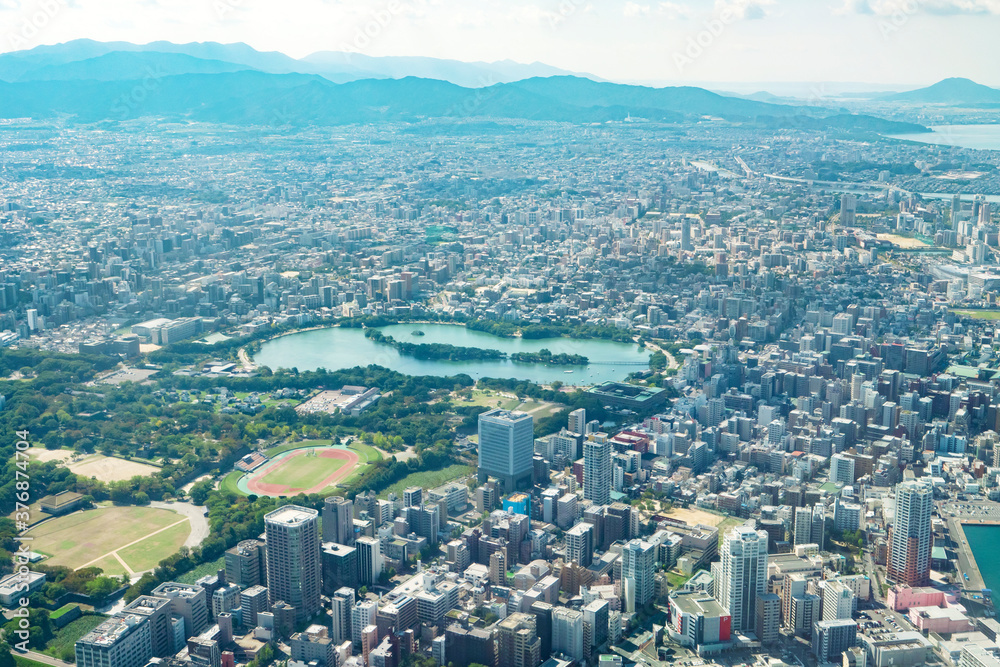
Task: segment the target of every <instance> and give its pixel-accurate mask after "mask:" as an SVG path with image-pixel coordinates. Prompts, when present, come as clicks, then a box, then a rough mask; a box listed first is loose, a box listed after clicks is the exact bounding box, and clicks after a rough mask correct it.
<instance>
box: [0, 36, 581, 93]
mask: <svg viewBox="0 0 1000 667" xmlns="http://www.w3.org/2000/svg"><path fill="white" fill-rule="evenodd" d="M149 68H153V70H152V71H154V72H156V73H158V74H159V75H161V76H162V75H170V74H205V73H217V72H235V71H241V70H254V71H258V72H267V73H270V74H290V73H296V74H317V75H319V76H321V77H323V78H325V79H328V80H330V81H333V82H334V83H346V82H349V81H357V80H360V79H399V78H403V77H407V76H416V77H420V78H425V79H440V80H442V81H449V82H451V83H454V84H457V85H460V86H463V87H465V88H479V87H485V86H491V85H493V84H497V83H509V82H511V81H519V80H521V79H528V78H531V77H545V76H558V75H568V74H572V75H576V76H581V77H584V78H593V79H596V78H597V77H594V76H592V75H589V74H581V73H577V72H570V71H567V70H562V69H559V68H558V67H551V66H549V65H545V64H543V63H531V64H522V63H516V62H513V61H511V60H502V61H498V62H492V63H486V62H462V61H459V60H445V59H441V58H424V57H402V56H386V57H373V56H366V55H362V54H360V53H351V52H342V51H320V52H317V53H313V54H312V55H309V56H306V57H305V58H302V59H301V60H296V59H295V58H291V57H289V56H286V55H285V54H283V53H278V52H276V51H269V52H268V51H257V50H256V49H254V48H253V47H251V46H248V45H247V44H242V43H237V44H219V43H217V42H195V43H190V44H174V43H172V42H162V41H161V42H150V43H149V44H132V43H130V42H96V41H94V40H89V39H78V40H73V41H71V42H66V43H64V44H55V45H52V46H38V47H35V48H33V49H30V50H26V51H15V52H13V53H5V54H0V80H4V81H8V82H12V83H13V82H24V81H73V80H78V79H95V80H98V81H117V80H128V79H133V78H137V77H136V76H135V75H136V73H141V74H143V75H144V74H145V73H146V72H147V71H148V70H149Z"/></svg>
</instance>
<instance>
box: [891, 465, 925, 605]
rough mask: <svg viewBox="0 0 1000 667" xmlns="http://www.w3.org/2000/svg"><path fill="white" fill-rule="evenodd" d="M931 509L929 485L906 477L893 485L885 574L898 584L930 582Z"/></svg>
mask: <svg viewBox="0 0 1000 667" xmlns="http://www.w3.org/2000/svg"><path fill="white" fill-rule="evenodd" d="M933 510H934V494H933V492H932V491H931V487H930V485H929V484H926V483H924V482H919V481H917V480H908V481H906V482H900V483H899V484H897V485H896V509H895V514H894V515H893V519H892V527H891V528H890V529H889V553H888V557H887V561H886V575H887V576H888V578H889V579H891V580H893V581H895V582H896V583H898V584H908V585H910V586H926V585H927V584H928V583H929V581H930V572H931V548H932V547H933V545H934V540H933V536H932V535H931V512H933Z"/></svg>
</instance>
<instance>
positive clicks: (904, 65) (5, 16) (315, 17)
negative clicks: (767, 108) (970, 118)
mask: <svg viewBox="0 0 1000 667" xmlns="http://www.w3.org/2000/svg"><path fill="white" fill-rule="evenodd" d="M998 29H1000V0H663V1H658V0H626V1H624V2H623V1H620V0H280V1H276V0H0V51H13V50H18V47H20V48H30V47H31V46H35V45H38V44H54V43H58V42H64V41H67V40H70V39H76V38H81V37H88V38H91V39H97V40H102V41H106V40H125V41H131V42H138V43H145V42H149V41H153V40H158V39H165V40H170V41H173V42H189V41H218V42H246V43H248V44H250V45H251V46H253V47H255V48H257V49H260V50H274V51H282V52H284V53H287V54H289V55H291V56H293V57H302V56H305V55H307V54H309V53H312V52H314V51H321V50H355V51H360V52H362V53H366V54H368V55H376V56H378V55H421V56H433V57H439V58H455V59H459V60H486V61H492V60H501V59H505V58H509V59H512V60H516V61H519V62H533V61H541V62H545V63H548V64H550V65H555V66H558V67H562V68H565V69H570V70H575V71H586V72H590V73H593V74H596V75H598V76H601V77H604V78H607V79H611V80H616V81H633V82H651V83H652V82H655V83H677V82H710V81H717V82H740V81H755V82H780V81H845V82H847V81H849V82H870V83H885V84H912V85H924V84H930V83H933V82H935V81H937V80H940V79H942V78H945V77H948V76H966V77H969V78H972V79H975V80H977V81H980V82H981V83H986V84H989V85H994V86H1000V67H998V66H997V63H998V62H1000V40H997V39H996V37H995V35H996V34H997V32H998Z"/></svg>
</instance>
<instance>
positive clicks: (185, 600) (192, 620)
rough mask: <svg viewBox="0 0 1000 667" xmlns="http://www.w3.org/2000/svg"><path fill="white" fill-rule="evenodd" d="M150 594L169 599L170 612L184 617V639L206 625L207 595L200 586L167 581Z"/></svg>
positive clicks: (195, 633)
mask: <svg viewBox="0 0 1000 667" xmlns="http://www.w3.org/2000/svg"><path fill="white" fill-rule="evenodd" d="M150 595H152V596H154V597H158V598H166V599H168V600H170V614H171V615H172V616H177V617H179V618H182V619H184V639H187V638H188V637H191V636H194V635H197V634H198V633H200V632H201V631H202V630H204V629H205V626H207V625H208V596H207V595H206V593H205V589H204V588H202V587H201V586H199V585H197V584H179V583H177V582H175V581H167V582H164V583H162V584H160V585H159V586H157V587H156V588H154V589H153V590H152V592H151V593H150ZM174 645H175V646H176V642H175V644H174ZM177 650H180V649H179V648H178V649H177Z"/></svg>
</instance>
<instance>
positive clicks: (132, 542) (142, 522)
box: [28, 507, 191, 576]
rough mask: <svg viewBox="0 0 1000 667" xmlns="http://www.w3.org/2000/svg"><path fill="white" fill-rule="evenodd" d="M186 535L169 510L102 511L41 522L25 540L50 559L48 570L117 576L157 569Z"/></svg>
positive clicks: (186, 526) (184, 522)
mask: <svg viewBox="0 0 1000 667" xmlns="http://www.w3.org/2000/svg"><path fill="white" fill-rule="evenodd" d="M190 533H191V524H190V522H189V521H188V519H187V518H186V517H183V516H181V515H180V514H177V513H175V512H171V511H170V510H164V509H155V508H152V507H102V508H98V509H93V510H86V511H84V512H75V513H73V514H68V515H66V516H62V517H57V518H55V519H51V520H49V521H45V522H44V523H42V524H40V525H38V526H36V527H35V528H32V529H31V530H30V531H29V532H28V536H30V537H33V538H34V539H35V541H34V543H33V544H34V550H35V551H38V552H40V553H43V554H45V555H47V556H49V558H47V559H46V560H45V561H44V562H45V564H46V565H64V566H66V567H70V568H73V569H75V570H78V569H80V568H82V567H100V568H102V569H103V570H104V571H105V572H106V573H108V574H112V575H115V576H117V575H120V574H121V573H122V572H128V573H129V574H135V573H139V572H142V571H144V570H148V569H151V568H153V567H155V566H156V564H157V563H159V562H160V560H162V559H164V558H166V557H167V556H169V555H171V554H173V553H175V552H176V551H177V550H178V549H179V548H180V547H181V545H183V544H184V541H185V540H186V539H187V537H188V535H189V534H190Z"/></svg>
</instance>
